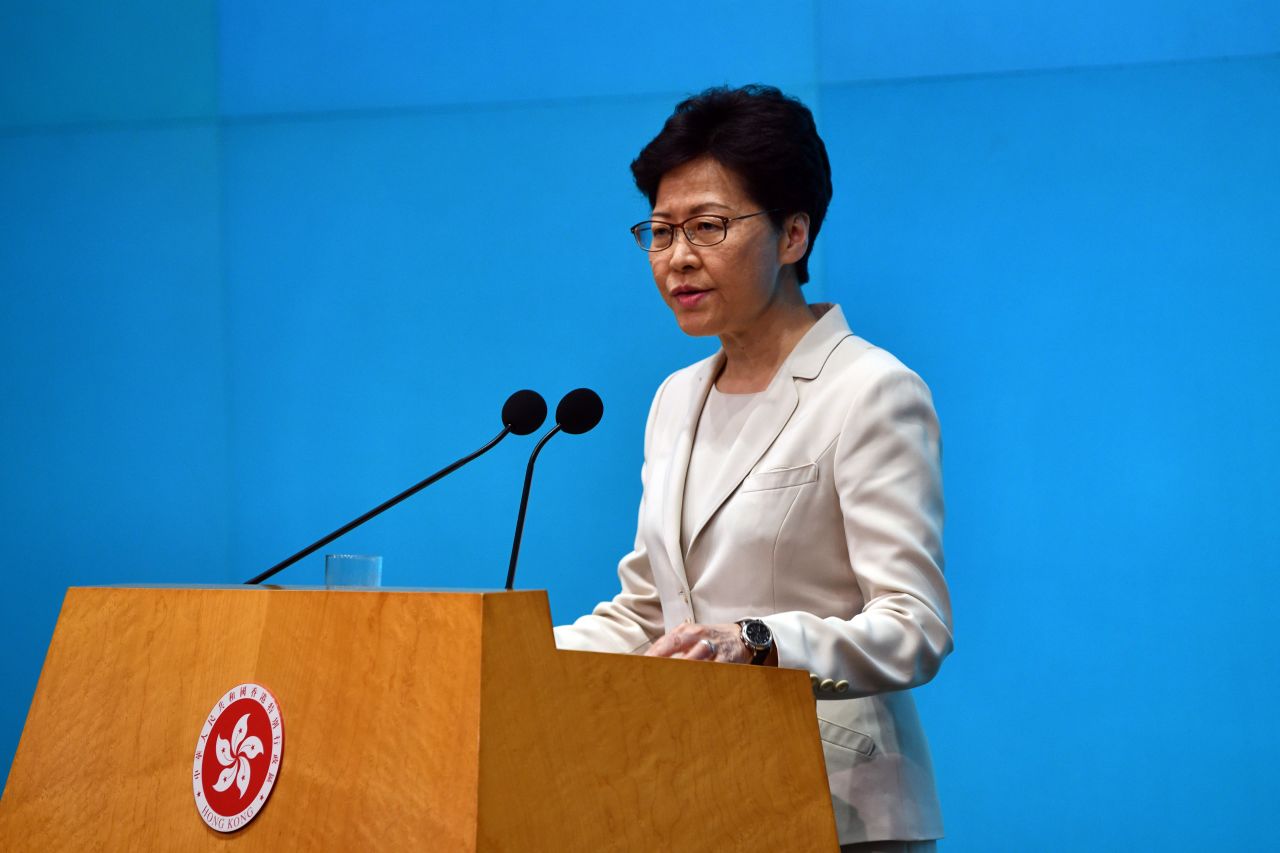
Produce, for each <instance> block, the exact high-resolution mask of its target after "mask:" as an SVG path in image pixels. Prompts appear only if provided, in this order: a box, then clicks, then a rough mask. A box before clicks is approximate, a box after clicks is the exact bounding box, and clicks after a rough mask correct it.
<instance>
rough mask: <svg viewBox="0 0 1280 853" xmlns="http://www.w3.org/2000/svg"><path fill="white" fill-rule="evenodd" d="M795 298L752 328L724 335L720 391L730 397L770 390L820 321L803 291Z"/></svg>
mask: <svg viewBox="0 0 1280 853" xmlns="http://www.w3.org/2000/svg"><path fill="white" fill-rule="evenodd" d="M793 292H794V294H795V296H794V298H792V299H788V300H786V301H780V302H775V303H774V304H773V305H771V306H770V307H769V308H768V310H766V311H765V312H764V313H763V314H761V315H760V317H759V318H758V319H757V320H756V322H755V323H753V324H752V325H751V327H750V328H748V329H744V330H743V331H741V332H736V333H726V334H724V335H721V336H720V345H721V346H722V347H723V348H724V356H725V361H724V367H723V368H722V369H721V370H720V376H719V377H717V379H716V388H718V389H719V390H720V391H723V392H724V393H726V394H753V393H755V392H757V391H763V390H764V389H765V388H767V387H769V383H770V382H771V381H772V380H773V376H774V374H775V373H777V372H778V368H779V367H781V366H782V363H783V362H784V361H786V360H787V356H789V355H791V351H792V350H793V349H795V347H796V344H798V343H800V339H801V338H803V337H804V336H805V333H806V332H808V331H809V329H811V328H813V324H814V323H816V322H817V317H816V316H815V314H814V312H813V310H812V309H811V308H810V307H809V305H808V304H807V303H806V302H805V301H804V297H803V296H802V295H801V294H800V288H799V287H796V288H794V291H793Z"/></svg>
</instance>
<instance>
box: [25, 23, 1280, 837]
mask: <svg viewBox="0 0 1280 853" xmlns="http://www.w3.org/2000/svg"><path fill="white" fill-rule="evenodd" d="M703 8H704V14H703V15H701V16H691V15H689V14H687V13H686V12H685V11H683V10H680V9H677V8H675V7H670V8H666V9H664V10H663V12H662V18H661V21H660V23H655V22H654V21H640V20H637V19H636V17H635V15H634V14H633V12H632V11H631V10H630V9H629V8H627V7H618V8H617V9H616V10H615V9H613V8H612V7H596V8H593V9H592V10H591V11H584V10H582V9H579V8H578V4H568V3H550V4H538V5H537V6H536V7H535V6H530V5H529V4H514V3H512V4H497V5H496V6H495V5H493V4H488V5H486V6H485V7H484V9H483V10H481V11H470V10H468V9H465V8H464V7H463V6H461V5H460V4H450V5H449V6H448V7H445V8H440V9H427V8H426V7H425V6H424V5H423V4H417V3H387V4H375V5H374V6H368V5H365V6H361V5H359V4H351V3H337V2H329V3H325V4H315V3H296V2H291V3H273V4H255V3H247V2H232V0H225V2H221V3H217V4H214V3H205V4H200V5H197V4H156V3H153V2H146V3H144V2H133V3H126V4H111V5H110V7H109V8H108V6H106V5H104V4H91V3H86V2H69V0H64V2H61V3H58V4H42V6H41V7H40V9H39V10H23V11H22V12H17V11H14V12H12V13H11V14H6V15H5V16H3V17H0V229H2V230H0V233H3V234H4V245H5V248H4V250H3V251H0V286H2V287H3V295H4V299H3V302H2V303H0V304H3V306H4V307H3V310H2V311H0V333H2V334H0V358H2V359H3V361H2V363H3V365H4V367H3V370H2V371H0V392H3V400H4V401H5V403H4V406H3V407H0V442H2V446H3V450H2V451H0V454H2V455H0V460H2V461H0V464H2V466H3V467H2V469H0V470H2V471H3V480H2V481H0V519H3V521H0V535H3V541H4V544H5V546H6V550H7V553H8V555H9V561H8V568H7V577H6V582H7V584H8V590H9V591H8V594H7V595H5V596H4V597H2V598H0V625H3V626H4V633H3V634H2V635H0V636H2V637H3V639H4V641H5V644H6V646H5V649H6V650H5V653H4V654H3V655H0V678H2V679H3V683H5V684H6V685H7V686H8V688H9V689H8V690H7V691H6V694H5V699H3V700H0V768H4V769H7V766H8V763H9V760H10V758H11V756H12V752H13V749H14V748H15V747H16V744H17V739H18V735H19V732H20V730H21V724H22V720H23V718H24V717H25V714H26V709H27V705H28V703H29V700H30V696H31V693H32V691H33V690H34V687H35V681H36V678H37V675H38V672H39V667H40V664H41V661H42V658H43V654H44V649H45V647H46V645H47V643H48V638H49V634H50V632H51V631H52V627H53V624H54V621H55V619H56V616H57V609H58V606H59V602H60V599H61V596H62V594H63V592H64V590H65V588H66V587H67V586H68V585H73V584H85V583H101V582H111V581H137V580H167V581H173V582H182V583H186V582H193V583H194V582H226V581H233V580H238V579H243V578H244V577H247V576H248V575H250V574H253V573H254V572H256V571H258V570H260V569H261V568H264V567H265V566H266V565H269V564H271V563H273V562H275V561H276V560H278V559H281V558H282V557H284V556H286V555H287V554H289V553H290V552H292V551H293V550H296V549H297V548H298V547H301V545H303V544H305V543H306V542H308V541H310V540H311V539H313V538H315V537H317V536H319V535H320V534H322V533H324V532H326V531H327V530H329V529H331V528H333V527H336V526H337V525H338V524H340V523H341V522H343V521H345V520H346V519H348V518H350V517H351V516H354V515H356V514H358V513H359V512H361V511H363V510H364V509H366V508H367V507H369V506H371V505H373V504H374V503H377V502H379V501H381V500H382V499H383V498H385V497H387V496H389V495H391V494H393V493H395V492H396V491H398V490H399V489H401V488H403V487H404V486H407V485H409V484H410V483H412V482H414V481H416V480H417V479H419V478H421V477H422V476H425V475H426V474H427V473H429V472H431V471H433V470H435V469H436V468H438V467H439V466H440V465H442V464H444V463H445V462H447V461H449V460H451V459H452V458H454V457H456V456H459V455H461V454H462V453H464V452H466V451H468V450H470V449H472V448H473V447H475V446H476V445H478V444H479V443H481V442H482V441H484V440H485V439H487V438H488V437H490V436H491V435H492V434H493V433H495V432H496V431H497V428H498V426H499V424H498V416H497V411H498V408H499V407H500V405H501V402H502V400H503V398H504V397H505V396H506V394H507V392H508V391H509V390H511V389H514V388H517V387H522V386H531V387H536V388H538V389H539V390H541V391H542V392H543V393H544V394H545V395H546V396H547V397H548V399H550V400H551V401H552V403H553V404H554V401H555V400H556V399H558V397H559V396H560V395H561V394H562V393H563V392H564V391H567V390H569V389H570V388H573V387H576V386H579V385H589V386H591V387H594V388H597V389H598V390H600V392H601V394H602V396H603V397H604V399H605V403H606V415H605V420H604V422H603V423H602V424H601V426H600V427H599V428H598V429H597V430H596V431H594V432H592V433H590V434H589V435H586V436H582V437H563V438H558V439H557V440H556V441H555V442H553V443H552V444H551V445H549V446H548V449H547V451H546V453H545V454H544V455H543V457H542V459H543V461H542V462H541V464H540V470H539V472H538V478H537V480H536V482H535V486H534V501H533V505H532V507H531V511H530V516H529V523H528V527H527V531H526V536H525V544H524V548H523V552H522V554H523V558H522V568H521V575H520V578H519V582H520V584H521V585H522V586H525V587H540V588H546V589H548V590H549V592H550V595H551V599H552V605H553V609H554V611H555V615H556V616H557V617H558V618H559V619H562V620H563V619H568V618H571V617H572V616H574V615H576V614H577V613H580V612H582V611H583V610H585V609H587V608H589V607H590V606H591V605H592V604H593V603H594V602H595V601H597V600H598V599H600V598H602V597H606V596H608V595H610V594H611V593H612V591H613V590H614V589H615V588H616V578H615V577H614V575H613V565H614V563H615V562H616V560H617V558H618V556H620V554H621V553H622V552H623V551H624V550H625V548H626V547H627V545H628V543H629V542H630V540H631V537H632V534H633V532H634V513H635V504H636V499H637V498H638V494H639V482H638V466H639V459H640V439H641V431H642V429H643V419H644V414H645V412H646V411H647V407H648V403H649V397H650V394H651V393H652V391H653V389H654V387H655V386H656V385H657V383H658V382H659V381H660V380H661V378H662V377H663V376H665V375H666V373H668V372H669V371H670V370H672V369H674V368H676V367H679V366H681V365H683V364H685V363H688V362H689V361H691V360H693V359H695V358H698V357H700V356H701V355H702V354H704V353H706V352H708V351H709V350H710V348H711V344H710V343H708V342H706V341H697V340H690V339H686V338H684V337H683V336H681V335H680V334H679V332H678V331H677V330H676V329H675V327H674V324H672V323H671V321H670V318H669V316H668V315H667V313H666V309H665V308H663V307H662V305H661V304H660V302H659V301H658V300H657V298H656V297H655V296H654V293H653V290H652V288H653V285H652V282H651V281H650V280H649V277H648V272H647V264H646V263H645V260H644V258H643V256H642V255H641V254H640V253H639V252H638V251H636V250H635V249H634V248H633V247H632V246H631V245H630V242H629V237H628V235H627V234H626V231H625V228H626V226H627V225H629V224H630V223H632V222H634V221H636V220H637V219H640V218H642V216H643V215H644V213H645V207H644V203H643V199H641V198H640V197H639V196H638V195H637V194H636V193H635V191H634V189H633V187H632V186H631V185H630V181H629V175H628V172H627V168H626V167H627V164H628V163H629V161H630V159H631V158H632V157H633V156H634V155H635V153H636V151H637V150H638V149H639V147H640V146H641V145H642V144H643V143H644V142H645V141H646V140H647V139H648V138H649V137H650V136H652V134H653V133H654V132H656V130H657V129H658V127H659V126H660V124H661V122H662V120H663V119H664V118H665V116H666V115H667V113H668V112H669V110H670V107H671V106H672V104H673V103H674V102H675V100H676V99H677V98H678V97H679V96H680V95H682V94H684V93H686V92H689V91H695V90H698V89H700V88H702V87H704V86H706V85H710V84H714V83H721V82H729V83H745V82H752V81H757V80H758V81H765V82H773V83H777V84H778V85H781V86H783V87H784V88H786V89H788V90H789V91H792V92H794V93H796V94H799V95H801V96H802V97H804V98H805V99H806V100H807V101H808V102H809V103H810V104H811V105H812V106H813V107H814V109H815V112H816V113H817V114H818V118H819V124H820V127H821V129H822V131H823V133H824V135H825V137H826V139H827V143H828V146H829V148H830V152H831V157H832V161H833V167H834V170H835V184H836V197H835V202H834V204H833V207H832V211H831V215H830V218H829V220H828V224H827V226H826V228H825V229H824V232H823V237H822V239H821V241H820V244H819V251H818V253H817V255H816V259H815V265H814V267H815V279H814V281H813V282H812V283H811V284H810V285H809V289H810V295H811V298H814V299H820V298H830V299H834V300H837V301H839V302H841V303H842V304H843V305H844V306H845V308H846V313H847V314H848V316H849V317H850V319H851V322H852V323H853V325H854V327H855V330H856V331H858V332H859V333H861V334H863V335H864V336H865V337H868V338H870V339H871V340H873V341H876V342H877V343H880V344H882V345H884V346H886V347H888V348H889V349H891V350H892V351H894V352H895V353H897V354H898V355H899V356H901V357H902V358H903V359H904V360H905V361H906V362H907V363H908V364H910V365H912V366H913V367H915V368H916V369H917V370H919V371H920V372H921V373H922V374H923V375H924V376H925V378H926V379H927V380H928V381H929V382H930V384H931V386H932V387H933V389H934V393H935V397H936V400H937V403H938V408H939V412H940V414H941V417H942V421H943V427H944V435H945V443H946V460H945V465H946V478H947V496H948V531H947V544H948V574H949V577H950V580H951V583H952V589H953V595H954V600H955V611H956V622H957V625H956V628H957V644H958V645H957V652H956V654H955V655H954V656H953V658H952V659H951V660H950V661H949V662H948V664H947V666H945V667H944V668H943V670H942V673H941V675H940V676H939V678H938V679H937V680H936V681H935V682H934V683H932V684H930V685H928V686H927V687H925V688H923V689H921V690H919V691H917V693H918V698H919V702H920V705H921V709H922V714H923V715H924V718H925V721H926V724H927V726H928V729H929V733H930V738H931V742H932V745H933V750H934V756H935V761H936V764H937V769H938V777H939V785H940V787H941V790H942V794H943V798H944V811H945V815H946V820H947V825H948V833H949V839H948V841H947V843H946V845H945V849H947V850H953V851H966V850H972V851H992V850H1010V851H1024V850H1091V851H1092V850H1131V849H1168V850H1173V849H1178V850H1202V849H1214V848H1218V847H1222V846H1230V845H1232V844H1234V845H1236V846H1244V847H1246V848H1247V847H1250V846H1253V847H1256V846H1258V845H1259V843H1261V844H1265V843H1266V840H1267V838H1266V836H1265V835H1263V836H1261V838H1262V839H1263V841H1262V842H1259V841H1258V839H1259V838H1260V836H1259V835H1258V834H1257V833H1258V831H1259V829H1260V827H1262V824H1260V823H1259V822H1258V821H1257V818H1256V816H1257V815H1258V814H1263V813H1266V812H1267V811H1268V810H1269V808H1270V806H1271V803H1272V802H1274V799H1275V795H1276V793H1277V786H1276V785H1275V783H1274V782H1272V777H1273V775H1274V774H1273V772H1272V768H1273V766H1274V765H1275V764H1276V763H1277V760H1278V759H1280V748H1278V745H1277V735H1276V734H1275V731H1274V729H1273V728H1272V727H1270V726H1268V725H1267V724H1266V720H1267V719H1269V717H1270V716H1272V715H1273V714H1272V711H1273V709H1274V707H1275V705H1276V703H1277V699H1278V698H1280V696H1278V695H1277V692H1278V691H1280V688H1278V687H1277V684H1280V680H1278V679H1277V676H1280V671H1278V669H1280V667H1278V666H1277V655H1276V653H1275V652H1274V651H1273V649H1272V645H1273V644H1272V642H1271V639H1272V634H1273V633H1274V632H1273V630H1272V626H1273V625H1274V623H1275V618H1274V616H1272V615H1271V612H1270V609H1271V605H1272V604H1273V602H1274V601H1275V600H1276V598H1277V592H1280V581H1277V580H1276V577H1277V572H1276V571H1275V558H1274V556H1273V555H1274V554H1275V553H1277V546H1278V545H1280V541H1277V540H1278V539H1280V535H1278V533H1277V529H1278V528H1277V525H1276V524H1275V522H1274V521H1273V520H1272V517H1273V513H1274V510H1275V507H1276V501H1275V499H1274V498H1272V497H1271V495H1272V490H1273V489H1274V484H1275V482H1276V480H1277V475H1278V474H1280V454H1278V453H1277V451H1276V450H1275V448H1274V438H1273V433H1274V432H1275V428H1274V425H1275V423H1276V422H1277V420H1278V419H1280V418H1278V416H1280V393H1278V391H1277V382H1276V381H1275V378H1274V377H1275V376H1276V375H1277V373H1278V372H1280V364H1278V363H1277V362H1278V361H1280V353H1278V350H1277V347H1276V345H1275V343H1274V341H1273V338H1272V329H1274V328H1275V327H1276V325H1277V321H1280V296H1278V295H1277V284H1278V283H1280V248H1278V246H1280V241H1277V240H1276V239H1275V235H1276V234H1277V233H1280V203H1278V202H1277V189H1280V158H1277V157H1276V155H1275V152H1276V151H1277V150H1280V4H1275V3H1260V2H1244V1H1243V0H1237V2H1231V3H1226V4H1219V5H1217V6H1214V7H1213V8H1212V9H1211V10H1210V9H1209V8H1208V7H1205V6H1203V5H1202V4H1192V3H1176V4H1169V3H1151V2H1141V0H1130V2H1125V3H1121V4H1105V5H1104V4H1101V3H1086V4H1076V5H1075V6H1072V7H1070V9H1068V8H1067V7H1063V6H1061V5H1060V4H1059V5H1051V4H1033V5H1028V4H1025V3H1008V2H1002V0H985V1H984V2H966V3H936V2H908V3H902V2H895V3H881V2H834V0H833V1H832V2H826V0H824V2H819V3H816V4H813V5H806V6H803V7H802V8H800V10H799V11H796V10H787V9H786V8H785V7H779V6H778V5H777V4H765V3H755V2H749V3H741V2H739V3H728V2H724V3H719V4H713V6H711V7H703ZM597 222H606V223H613V225H614V226H616V227H614V228H613V232H614V234H615V236H614V237H613V238H609V239H603V240H602V239H592V238H590V237H587V236H583V234H584V226H583V225H582V223H597ZM529 444H530V443H529V442H528V441H527V440H525V441H522V442H520V443H517V441H516V440H514V439H513V440H511V441H510V443H509V444H504V445H503V446H501V447H499V448H498V449H497V450H495V451H494V452H493V453H492V454H490V455H489V456H487V457H485V458H484V459H482V460H480V461H478V462H477V463H475V464H474V465H473V466H472V467H471V468H470V469H468V470H467V471H465V472H462V473H460V474H458V475H456V476H455V477H454V478H452V479H450V480H447V481H445V482H443V483H440V484H439V485H437V486H435V487H433V488H432V489H430V490H428V491H427V492H425V493H423V494H421V495H419V496H418V497H416V498H414V500H412V501H411V502H409V503H407V504H405V505H403V506H401V507H399V508H397V510H395V511H394V512H392V513H389V514H388V515H386V516H384V517H383V518H380V519H378V520H376V521H375V522H373V523H372V524H370V525H368V526H367V527H366V528H364V529H362V530H361V531H358V532H357V533H355V534H352V535H351V536H350V537H349V538H348V540H345V542H344V547H348V548H350V549H352V550H364V551H373V552H376V553H381V554H383V555H385V558H386V581H387V583H389V584H406V585H430V586H442V585H454V586H496V585H499V584H500V583H501V579H502V577H503V574H504V569H505V562H506V553H507V551H508V549H509V547H510V545H509V543H510V534H511V527H512V524H513V520H514V511H515V503H516V500H517V498H518V489H519V478H520V473H521V471H522V469H523V464H524V460H525V457H526V455H527V453H528V450H529ZM320 572H321V562H320V559H319V558H317V557H312V558H309V559H308V560H306V561H303V562H302V563H301V564H299V565H298V566H296V567H294V568H292V569H290V570H289V571H288V572H286V573H285V574H284V575H282V576H281V579H282V580H283V581H285V582H291V583H310V582H315V581H316V580H317V579H318V578H319V576H320ZM3 772H4V770H0V773H3ZM0 778H3V777H2V776H0Z"/></svg>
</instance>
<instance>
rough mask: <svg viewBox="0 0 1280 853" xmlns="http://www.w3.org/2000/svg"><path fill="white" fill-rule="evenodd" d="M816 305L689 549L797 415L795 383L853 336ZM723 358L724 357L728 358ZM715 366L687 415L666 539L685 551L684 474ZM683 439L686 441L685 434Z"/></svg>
mask: <svg viewBox="0 0 1280 853" xmlns="http://www.w3.org/2000/svg"><path fill="white" fill-rule="evenodd" d="M814 308H815V309H817V311H818V322H817V323H816V324H814V326H813V328H811V329H810V330H809V331H808V332H807V333H806V334H805V336H804V337H803V338H802V339H801V340H800V342H799V343H798V344H796V348H795V350H794V351H793V352H792V353H791V355H789V356H788V357H787V360H786V361H784V362H783V364H782V366H781V367H779V368H778V372H777V374H776V375H775V376H774V377H773V380H772V381H771V382H770V383H769V387H768V388H766V389H765V390H764V391H763V392H762V394H763V397H762V399H761V400H760V401H759V405H757V406H756V407H755V410H754V411H753V412H752V413H751V416H750V417H748V418H747V422H746V424H744V425H743V427H742V432H741V433H740V434H739V435H738V438H737V440H736V441H734V443H733V448H732V449H731V450H730V451H729V455H728V457H727V459H726V460H725V464H724V468H723V469H721V471H720V473H719V475H717V477H716V481H715V486H714V488H713V490H712V494H714V495H715V499H714V500H713V502H712V503H711V504H710V505H709V509H708V511H707V512H706V513H705V515H703V516H702V517H701V518H699V519H698V523H697V526H696V527H695V528H694V530H693V535H692V536H690V537H689V551H688V552H689V553H692V552H693V548H694V546H695V545H697V544H698V537H699V536H701V535H702V531H703V530H705V529H706V526H707V523H708V522H710V521H711V519H712V517H714V516H715V514H716V512H717V511H719V509H720V506H721V505H722V504H723V503H724V502H725V501H726V500H728V499H729V495H731V494H733V492H734V490H735V489H737V488H738V486H739V485H741V483H742V481H743V480H745V479H746V477H747V475H748V474H750V473H751V471H752V469H754V468H755V467H756V464H757V463H759V461H760V458H761V457H762V456H764V454H765V451H767V450H768V449H769V447H770V446H772V444H773V442H774V441H775V440H776V439H777V438H778V435H779V434H780V433H781V432H782V430H783V428H784V427H785V426H786V425H787V422H788V421H790V420H791V416H792V415H793V414H795V411H796V406H797V405H799V403H800V393H799V391H798V390H797V389H796V383H797V382H798V381H804V380H810V379H813V378H815V377H816V376H817V375H818V374H819V373H820V372H821V371H822V367H823V365H824V364H826V361H827V359H828V358H829V357H830V355H831V353H832V352H833V351H835V348H836V345H837V344H839V343H840V341H842V340H844V339H845V338H846V337H849V336H850V335H851V334H852V332H850V331H849V325H848V323H846V322H845V319H844V314H843V313H842V312H841V311H840V308H839V306H835V305H830V304H826V303H822V304H817V305H815V306H814ZM721 357H722V358H723V356H721ZM715 368H716V369H715V370H714V371H712V372H711V373H710V376H709V377H708V378H707V381H706V384H705V386H704V387H703V388H702V393H701V394H700V395H698V397H697V401H696V406H697V408H695V409H694V410H693V413H692V417H690V418H689V419H688V426H687V428H686V432H687V440H688V443H687V445H683V444H682V453H683V456H682V457H681V459H682V463H681V464H682V467H681V468H680V471H679V476H678V477H677V478H676V479H675V488H677V489H678V490H679V496H680V503H678V504H676V514H675V519H674V523H675V528H674V537H673V538H668V539H667V542H668V547H670V543H671V542H672V541H673V539H674V542H675V546H676V551H677V552H679V550H680V545H679V543H680V526H679V525H680V520H681V513H682V512H683V498H684V481H685V476H686V475H687V474H688V470H689V456H690V454H691V452H692V449H693V430H694V429H696V428H697V423H698V415H699V414H700V413H701V411H702V406H703V404H704V402H705V400H706V398H707V395H708V394H709V393H710V391H711V381H710V380H711V379H713V378H714V377H715V376H716V374H717V373H718V372H719V368H720V361H719V360H716V362H715ZM681 438H682V440H683V439H685V436H682V437H681ZM669 532H670V531H669ZM679 556H680V562H679V566H680V572H681V575H682V576H684V555H683V554H680V555H679Z"/></svg>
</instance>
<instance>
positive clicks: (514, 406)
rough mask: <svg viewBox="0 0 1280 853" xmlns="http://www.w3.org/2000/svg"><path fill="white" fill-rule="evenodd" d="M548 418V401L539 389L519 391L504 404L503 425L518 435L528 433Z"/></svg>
mask: <svg viewBox="0 0 1280 853" xmlns="http://www.w3.org/2000/svg"><path fill="white" fill-rule="evenodd" d="M546 419H547V401H546V400H544V399H542V395H541V394H539V393H538V392H537V391H530V390H529V389H527V388H526V389H525V390H523V391H517V392H516V393H514V394H512V395H511V396H510V397H508V398H507V402H506V403H504V404H503V405H502V425H503V426H505V427H507V428H508V429H510V430H511V431H512V432H514V433H515V434H516V435H528V434H529V433H531V432H533V431H534V430H535V429H537V428H538V427H540V426H542V423H543V421H545V420H546Z"/></svg>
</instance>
